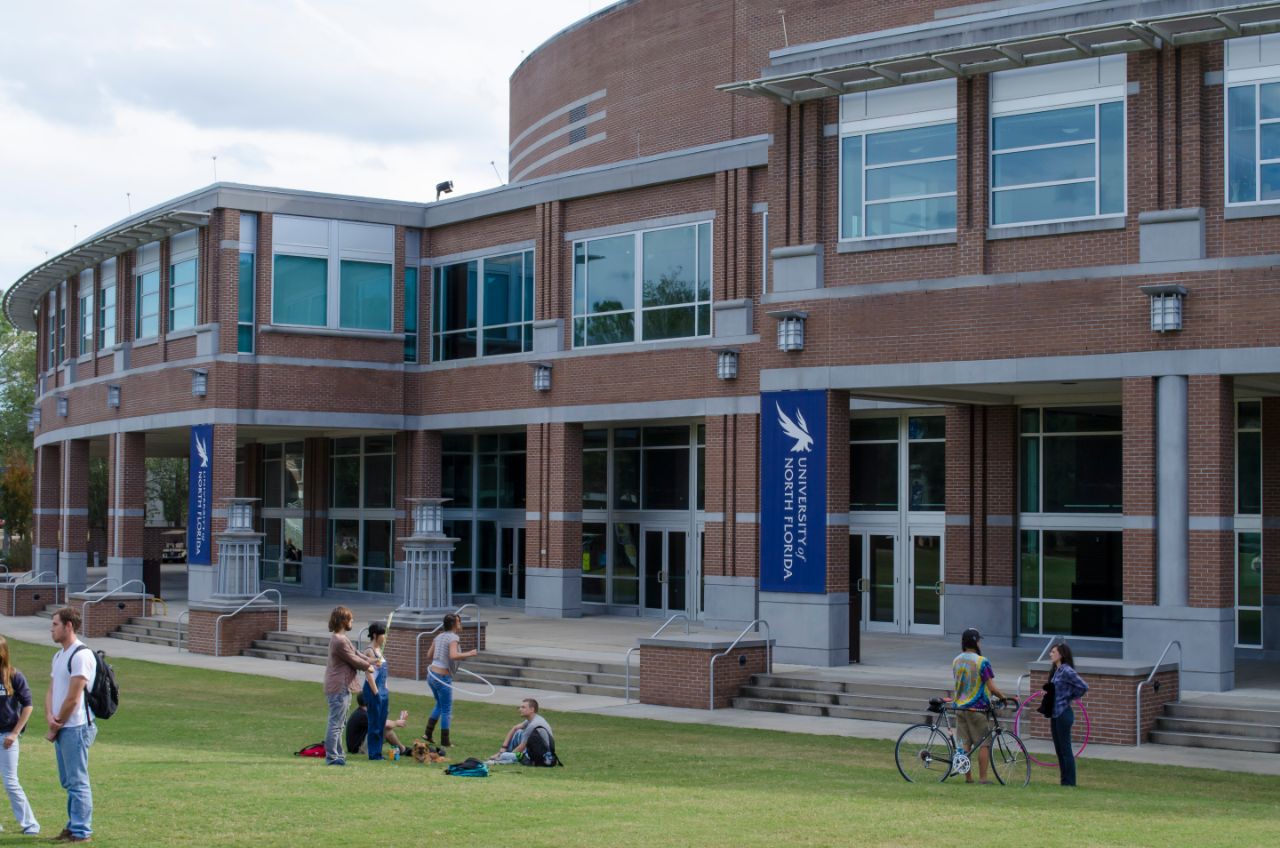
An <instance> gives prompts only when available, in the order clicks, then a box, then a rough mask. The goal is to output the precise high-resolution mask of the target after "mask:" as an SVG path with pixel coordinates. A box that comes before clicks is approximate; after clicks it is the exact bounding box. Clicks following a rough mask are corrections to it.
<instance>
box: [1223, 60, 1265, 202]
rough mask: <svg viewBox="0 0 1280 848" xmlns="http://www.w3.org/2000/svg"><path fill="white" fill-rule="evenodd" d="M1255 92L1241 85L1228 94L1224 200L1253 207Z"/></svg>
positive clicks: (1250, 86) (1255, 181)
mask: <svg viewBox="0 0 1280 848" xmlns="http://www.w3.org/2000/svg"><path fill="white" fill-rule="evenodd" d="M1254 101H1255V90H1254V87H1253V86H1252V85H1242V86H1237V87H1236V88H1232V89H1229V90H1228V92H1227V120H1228V125H1227V148H1228V149H1227V183H1228V189H1227V200H1228V202H1230V203H1252V202H1253V201H1255V200H1257V198H1258V181H1257V170H1256V165H1257V158H1256V157H1257V150H1256V147H1257V136H1256V135H1255V134H1256V133H1257V116H1256V111H1255V105H1256V104H1255V102H1254Z"/></svg>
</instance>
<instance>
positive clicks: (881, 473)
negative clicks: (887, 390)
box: [849, 416, 898, 511]
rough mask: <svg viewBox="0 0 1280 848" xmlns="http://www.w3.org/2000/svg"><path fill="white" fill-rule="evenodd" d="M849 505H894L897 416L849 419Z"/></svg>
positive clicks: (864, 507)
mask: <svg viewBox="0 0 1280 848" xmlns="http://www.w3.org/2000/svg"><path fill="white" fill-rule="evenodd" d="M849 434H850V437H851V442H850V444H849V482H850V486H849V492H850V499H849V509H850V510H853V511H877V510H895V509H897V508H898V418H897V416H894V417H892V418H855V419H853V420H852V421H850V422H849Z"/></svg>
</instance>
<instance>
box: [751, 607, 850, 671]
mask: <svg viewBox="0 0 1280 848" xmlns="http://www.w3.org/2000/svg"><path fill="white" fill-rule="evenodd" d="M760 618H762V619H764V620H765V621H767V622H768V623H769V630H768V632H766V631H765V630H764V629H763V628H762V629H761V633H762V634H763V635H767V636H772V637H773V640H774V643H775V645H776V647H775V648H774V652H773V659H774V661H775V662H782V663H795V664H798V665H820V666H841V665H848V664H849V593H848V592H835V593H832V594H829V595H801V594H796V593H793V592H761V593H760Z"/></svg>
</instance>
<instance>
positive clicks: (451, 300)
mask: <svg viewBox="0 0 1280 848" xmlns="http://www.w3.org/2000/svg"><path fill="white" fill-rule="evenodd" d="M476 273H477V272H476V263H475V262H461V263H459V264H457V265H447V266H445V267H443V268H437V269H436V280H437V286H436V302H435V303H434V304H432V309H433V310H434V313H435V318H436V329H437V330H440V331H445V332H447V331H450V330H462V329H469V328H471V327H474V326H476V322H477V320H478V305H477V302H476Z"/></svg>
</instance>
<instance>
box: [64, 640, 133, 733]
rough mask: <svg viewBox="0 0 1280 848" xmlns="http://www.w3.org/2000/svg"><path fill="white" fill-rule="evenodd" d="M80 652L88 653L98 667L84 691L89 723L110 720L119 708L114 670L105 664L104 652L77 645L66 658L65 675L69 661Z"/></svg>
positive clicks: (69, 668) (68, 667)
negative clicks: (97, 719)
mask: <svg viewBox="0 0 1280 848" xmlns="http://www.w3.org/2000/svg"><path fill="white" fill-rule="evenodd" d="M82 650H83V651H89V653H90V654H91V655H92V656H93V659H94V661H95V662H96V663H97V667H98V670H97V672H96V673H95V674H94V675H93V686H90V687H87V688H86V689H85V690H84V704H85V706H86V707H88V708H89V721H90V722H92V721H93V720H94V719H95V718H111V717H112V716H113V715H115V714H116V708H117V707H119V706H120V687H118V686H117V685H116V672H115V669H113V668H112V667H111V666H110V665H109V664H108V663H107V653H106V651H91V650H90V649H89V646H88V645H83V644H82V645H77V646H76V649H75V650H74V651H72V652H71V656H69V657H67V674H70V673H71V661H72V660H73V659H75V656H76V654H78V653H80V652H81V651H82Z"/></svg>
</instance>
